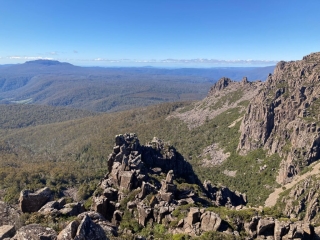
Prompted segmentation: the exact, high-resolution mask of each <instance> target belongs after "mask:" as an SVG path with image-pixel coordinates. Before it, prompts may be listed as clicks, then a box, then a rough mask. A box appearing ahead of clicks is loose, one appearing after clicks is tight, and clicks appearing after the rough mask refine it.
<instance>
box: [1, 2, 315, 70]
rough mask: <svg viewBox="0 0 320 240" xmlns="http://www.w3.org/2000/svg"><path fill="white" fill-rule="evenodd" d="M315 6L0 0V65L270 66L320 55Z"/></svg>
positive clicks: (272, 3) (309, 4) (246, 3)
mask: <svg viewBox="0 0 320 240" xmlns="http://www.w3.org/2000/svg"><path fill="white" fill-rule="evenodd" d="M319 11H320V0H304V1H303V0H100V1H98V0H74V1H71V0H0V64H6V63H22V62H25V61H28V60H32V59H36V58H49V59H56V60H59V61H66V62H70V63H73V64H76V65H83V66H85V65H90V66H93V65H96V66H116V65H119V66H120V65H124V66H135V65H143V66H145V65H162V66H174V65H177V66H178V65H179V66H186V67H187V66H198V67H201V66H206V67H208V66H237V65H272V63H274V62H272V61H278V60H298V59H301V58H302V57H303V56H304V55H307V54H309V53H311V52H317V51H320V12H319Z"/></svg>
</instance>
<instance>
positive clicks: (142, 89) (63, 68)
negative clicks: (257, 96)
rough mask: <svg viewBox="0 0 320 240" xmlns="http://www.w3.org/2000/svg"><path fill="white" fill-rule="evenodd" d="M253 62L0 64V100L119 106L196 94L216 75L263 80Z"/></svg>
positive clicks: (192, 97) (191, 97)
mask: <svg viewBox="0 0 320 240" xmlns="http://www.w3.org/2000/svg"><path fill="white" fill-rule="evenodd" d="M273 69H274V66H270V67H258V68H253V67H249V68H208V69H200V68H183V69H160V68H143V67H140V68H122V67H121V68H101V67H79V66H74V65H72V64H70V63H64V62H59V61H52V60H35V61H29V62H26V63H24V64H15V65H2V66H1V67H0V94H1V95H0V103H4V104H9V103H24V104H26V103H33V104H41V105H51V106H67V107H73V108H80V109H86V110H90V111H100V112H109V111H120V110H125V109H130V108H133V107H137V106H147V105H152V104H157V103H161V102H167V101H186V100H199V99H202V98H203V97H204V96H206V94H207V91H208V89H209V87H210V86H211V85H212V84H213V83H215V82H216V81H217V80H218V79H219V78H221V77H223V76H228V77H230V78H232V79H234V80H240V79H242V77H244V76H247V77H248V78H249V80H257V79H260V80H265V79H266V78H267V76H268V73H270V72H272V71H273Z"/></svg>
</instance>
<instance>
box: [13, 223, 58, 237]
mask: <svg viewBox="0 0 320 240" xmlns="http://www.w3.org/2000/svg"><path fill="white" fill-rule="evenodd" d="M56 238H57V233H56V232H55V231H54V230H53V229H51V228H49V227H43V226H41V225H40V224H30V225H27V226H24V227H22V228H20V229H19V230H18V231H17V233H16V234H15V235H14V236H13V238H12V239H13V240H55V239H56Z"/></svg>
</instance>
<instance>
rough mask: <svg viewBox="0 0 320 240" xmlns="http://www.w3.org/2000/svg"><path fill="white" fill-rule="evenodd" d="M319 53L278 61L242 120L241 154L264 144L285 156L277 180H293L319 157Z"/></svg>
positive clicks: (282, 181)
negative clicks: (296, 59) (289, 60)
mask: <svg viewBox="0 0 320 240" xmlns="http://www.w3.org/2000/svg"><path fill="white" fill-rule="evenodd" d="M319 98H320V53H312V54H310V55H307V56H305V57H304V58H303V59H302V60H301V61H294V62H293V61H292V62H283V61H282V62H279V63H278V64H277V66H276V69H275V71H274V74H270V75H269V76H268V79H267V81H266V83H265V86H264V88H263V89H262V90H260V92H259V93H258V94H257V95H256V96H255V97H254V98H253V99H252V100H251V102H250V104H249V106H248V108H247V111H246V114H245V116H244V118H243V120H242V123H241V128H240V131H241V137H240V141H239V145H238V150H239V152H240V153H241V154H246V153H247V152H248V151H251V150H254V149H257V148H260V147H263V148H265V149H267V150H268V152H269V154H273V153H279V155H280V156H281V157H282V158H283V160H282V163H281V166H280V171H279V175H278V178H277V181H278V182H279V183H286V182H289V181H291V179H292V178H293V177H294V175H296V174H298V173H299V172H300V171H301V170H302V169H303V167H305V166H307V165H309V164H310V163H312V162H314V161H316V160H318V159H319V157H320V144H319V143H320V125H319V120H320V114H319V106H320V99H319Z"/></svg>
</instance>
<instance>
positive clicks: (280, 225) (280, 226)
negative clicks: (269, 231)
mask: <svg viewBox="0 0 320 240" xmlns="http://www.w3.org/2000/svg"><path fill="white" fill-rule="evenodd" d="M289 229H290V223H288V222H280V221H278V220H275V225H274V239H275V240H278V239H282V237H283V236H284V235H286V234H287V233H288V232H289Z"/></svg>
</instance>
